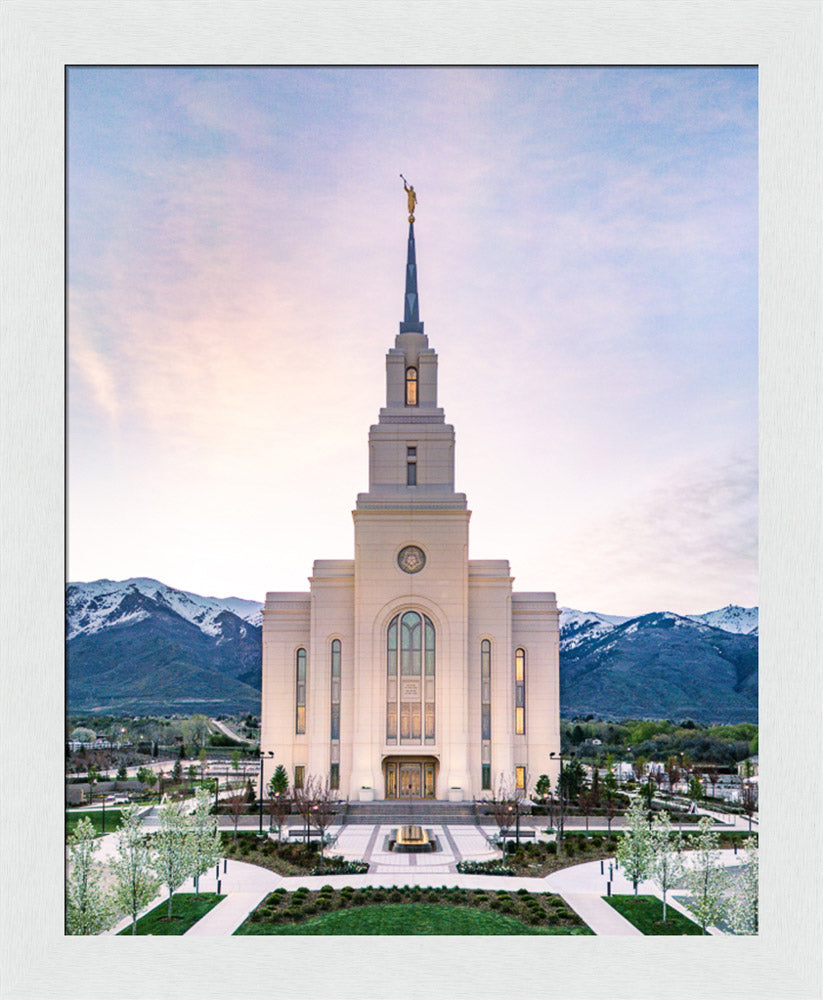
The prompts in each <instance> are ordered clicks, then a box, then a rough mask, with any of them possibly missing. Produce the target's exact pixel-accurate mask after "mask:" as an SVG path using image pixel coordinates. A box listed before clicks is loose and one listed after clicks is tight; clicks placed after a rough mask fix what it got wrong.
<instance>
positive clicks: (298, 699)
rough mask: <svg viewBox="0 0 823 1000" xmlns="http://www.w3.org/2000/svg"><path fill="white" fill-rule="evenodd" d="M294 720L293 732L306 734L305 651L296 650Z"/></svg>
mask: <svg viewBox="0 0 823 1000" xmlns="http://www.w3.org/2000/svg"><path fill="white" fill-rule="evenodd" d="M295 675H296V676H295V718H294V731H295V733H297V734H298V735H302V734H304V733H305V732H306V650H305V649H298V650H297V665H296V667H295Z"/></svg>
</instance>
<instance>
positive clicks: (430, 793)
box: [423, 761, 434, 799]
mask: <svg viewBox="0 0 823 1000" xmlns="http://www.w3.org/2000/svg"><path fill="white" fill-rule="evenodd" d="M423 795H425V797H426V798H427V799H433V798H434V763H433V762H432V761H426V763H425V764H424V765H423Z"/></svg>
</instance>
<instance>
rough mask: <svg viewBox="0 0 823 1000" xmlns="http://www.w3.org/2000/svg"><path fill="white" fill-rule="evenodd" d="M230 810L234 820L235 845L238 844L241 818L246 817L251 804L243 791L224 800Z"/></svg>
mask: <svg viewBox="0 0 823 1000" xmlns="http://www.w3.org/2000/svg"><path fill="white" fill-rule="evenodd" d="M223 801H224V802H225V803H226V805H227V806H228V808H229V815H230V816H231V818H232V819H233V820H234V843H235V844H236V843H237V824H238V823H239V821H240V817H241V816H245V814H246V812H247V811H248V807H249V803H248V799H247V798H246V793H245V791H243V790H242V789H240V790H237V791H235V792H234V793H233V794H231V795H230V796H229V797H228V798H227V799H224V800H223Z"/></svg>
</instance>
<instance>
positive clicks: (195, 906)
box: [120, 892, 226, 935]
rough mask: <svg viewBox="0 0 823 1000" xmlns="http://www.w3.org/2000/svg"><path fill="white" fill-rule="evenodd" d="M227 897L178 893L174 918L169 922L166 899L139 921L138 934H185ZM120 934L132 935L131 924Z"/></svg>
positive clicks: (202, 893) (173, 906)
mask: <svg viewBox="0 0 823 1000" xmlns="http://www.w3.org/2000/svg"><path fill="white" fill-rule="evenodd" d="M225 898H226V897H225V896H218V895H217V893H216V892H201V893H200V895H199V896H196V895H195V894H194V893H193V892H181V893H176V894H175V896H174V899H173V901H172V911H171V912H172V916H171V920H169V917H168V913H169V901H168V899H164V900H163V902H162V903H160V905H159V906H155V908H154V909H153V910H149V912H148V913H146V914H144V915H143V916H142V917H141V918H140V919H139V920H138V921H137V933H138V934H143V935H148V934H153V935H159V934H185V933H186V931H187V930H188V929H189V927H191V926H192V925H193V924H196V923H197V921H198V920H199V919H200V918H201V917H204V916H205V915H206V914H207V913H208V912H209V910H210V909H212V907H214V906H217V904H218V903H219V902H220V900H221V899H225ZM120 934H131V924H129V926H128V927H127V928H126V929H125V930H122V931H120Z"/></svg>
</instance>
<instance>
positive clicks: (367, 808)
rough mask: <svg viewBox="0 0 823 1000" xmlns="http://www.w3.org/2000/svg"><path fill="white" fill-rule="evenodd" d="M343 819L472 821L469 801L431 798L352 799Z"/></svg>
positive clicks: (427, 822)
mask: <svg viewBox="0 0 823 1000" xmlns="http://www.w3.org/2000/svg"><path fill="white" fill-rule="evenodd" d="M345 822H346V823H360V824H370V825H371V826H378V825H382V824H414V823H416V824H418V825H429V826H432V825H438V824H444V823H445V824H467V825H468V824H472V823H475V822H476V820H475V815H474V808H473V806H472V804H471V803H470V802H434V801H428V800H425V799H415V800H412V801H411V802H409V801H407V800H403V801H395V800H384V801H381V802H351V803H349V805H348V808H347V809H346V813H345Z"/></svg>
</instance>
